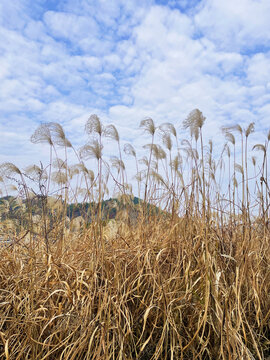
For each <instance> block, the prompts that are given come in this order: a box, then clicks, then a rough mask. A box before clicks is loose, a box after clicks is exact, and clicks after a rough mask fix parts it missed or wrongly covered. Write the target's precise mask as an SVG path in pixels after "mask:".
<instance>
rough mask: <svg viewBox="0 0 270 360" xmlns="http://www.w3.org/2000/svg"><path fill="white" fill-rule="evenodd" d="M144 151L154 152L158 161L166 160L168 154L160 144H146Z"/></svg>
mask: <svg viewBox="0 0 270 360" xmlns="http://www.w3.org/2000/svg"><path fill="white" fill-rule="evenodd" d="M143 148H144V149H149V150H152V152H153V156H154V157H155V158H156V159H157V160H162V159H165V158H166V153H165V151H164V150H163V149H162V147H161V146H160V145H158V144H146V145H144V146H143Z"/></svg>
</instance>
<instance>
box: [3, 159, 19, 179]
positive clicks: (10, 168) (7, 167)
mask: <svg viewBox="0 0 270 360" xmlns="http://www.w3.org/2000/svg"><path fill="white" fill-rule="evenodd" d="M0 172H1V174H2V176H11V175H15V174H17V175H22V173H21V170H20V169H19V168H18V167H17V166H16V165H14V164H13V163H11V162H5V163H3V164H1V165H0Z"/></svg>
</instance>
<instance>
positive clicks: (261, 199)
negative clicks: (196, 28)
mask: <svg viewBox="0 0 270 360" xmlns="http://www.w3.org/2000/svg"><path fill="white" fill-rule="evenodd" d="M204 122H205V118H204V116H203V114H202V113H201V112H200V111H199V110H195V111H193V112H191V113H190V115H189V116H188V118H187V120H186V121H185V122H184V126H185V127H189V129H190V135H191V138H190V140H185V141H183V142H182V143H183V146H184V147H183V148H179V145H178V144H179V143H180V142H178V136H177V133H176V130H175V128H174V127H173V126H172V125H171V124H169V123H166V124H162V125H161V126H156V125H155V124H154V122H153V120H152V119H149V118H148V119H146V120H144V121H142V122H141V127H142V128H143V129H144V130H145V131H146V132H148V133H149V135H150V138H151V143H150V144H148V145H147V146H146V147H145V148H146V150H147V152H148V157H146V158H144V159H143V160H142V161H139V160H138V159H137V153H136V151H135V149H134V148H133V147H132V146H131V145H127V144H126V145H125V146H124V153H125V154H127V155H132V156H133V157H134V159H135V163H136V170H137V174H136V180H137V187H138V193H140V192H141V190H142V188H143V187H144V191H142V194H143V195H144V199H143V200H139V201H138V202H137V204H134V201H133V200H132V199H133V197H132V192H131V191H130V186H129V185H128V178H127V174H126V167H125V165H124V159H123V153H122V150H121V145H120V137H119V134H118V132H117V130H116V128H115V127H114V126H112V125H109V126H107V127H106V126H104V125H103V124H102V123H101V121H100V119H99V118H98V117H97V116H91V117H90V119H89V121H88V122H87V125H86V131H87V133H88V134H89V136H90V139H89V142H88V144H86V145H85V146H84V147H83V148H81V149H80V151H76V150H75V149H74V148H73V147H72V144H71V143H70V142H69V141H68V140H67V138H66V136H65V133H64V132H63V129H62V128H61V127H59V126H57V125H56V124H51V123H50V124H44V125H42V126H41V127H40V128H39V129H38V130H36V132H35V133H34V135H33V137H32V141H33V142H46V143H48V145H49V146H50V160H49V165H48V166H47V167H44V166H43V165H42V166H39V167H37V166H36V167H33V166H32V167H29V168H27V169H25V170H20V169H19V168H18V167H16V166H15V165H13V164H10V163H5V164H3V165H2V167H1V169H2V174H1V181H2V182H3V184H4V185H5V191H6V189H8V186H9V184H10V183H15V184H16V186H17V188H18V191H19V192H18V196H17V199H18V201H17V200H14V198H5V199H3V200H2V202H1V204H0V211H1V219H2V220H1V222H2V225H3V226H4V223H5V221H7V220H9V221H11V222H12V221H13V225H14V227H13V233H10V230H9V237H10V238H11V239H12V242H11V243H10V242H9V243H5V244H4V242H3V246H2V247H1V248H0V252H1V258H0V341H1V344H0V353H1V355H0V357H1V358H3V359H10V360H12V359H23V360H25V359H35V360H38V359H40V360H41V359H42V360H43V359H44V360H45V359H76V360H77V359H139V360H143V359H144V360H148V359H156V360H158V359H160V360H161V359H183V360H185V359H224V360H225V359H266V358H267V356H269V355H270V351H269V349H270V325H269V324H270V311H269V309H270V297H269V293H270V267H269V264H270V234H269V227H268V219H267V214H268V212H269V209H268V205H267V204H268V203H269V199H268V197H269V192H268V185H267V176H266V174H267V171H266V152H265V151H264V158H263V164H264V165H263V168H259V169H260V174H261V177H263V180H261V182H263V184H262V186H261V187H259V186H258V184H257V186H256V189H257V190H258V189H259V190H260V191H261V193H259V194H256V197H255V196H254V195H253V197H252V196H251V195H252V194H251V191H250V182H249V181H248V180H249V178H248V176H249V175H248V174H249V172H248V157H247V156H248V142H247V138H248V136H249V135H250V134H251V133H252V131H253V125H252V129H247V130H243V131H242V132H239V131H238V129H239V127H237V128H236V127H226V128H224V130H223V131H224V132H225V137H226V139H227V140H228V143H226V146H225V149H226V151H227V155H228V160H229V161H228V166H229V169H230V171H229V174H233V177H232V178H231V177H230V176H229V178H225V181H226V184H225V185H222V184H221V180H219V179H222V178H223V177H224V176H223V170H224V166H225V163H224V164H223V162H222V160H223V157H222V156H221V157H220V158H215V156H214V154H213V144H212V143H211V142H210V143H209V146H208V147H206V146H205V145H204V144H203V136H202V127H203V125H204ZM241 129H242V128H241ZM235 130H237V131H238V132H239V134H240V140H241V149H242V151H243V152H242V153H241V155H243V156H241V159H242V162H241V165H240V164H237V162H236V155H235V154H236V150H235V144H236V137H235V136H234V135H233V134H232V132H233V131H235ZM251 130H252V131H251ZM171 135H173V136H172V137H171ZM243 135H244V136H245V137H246V139H245V140H246V141H245V146H243V144H244V142H243V139H244V138H243ZM104 137H109V138H111V139H113V140H115V141H116V142H117V144H118V156H119V157H117V158H116V157H113V158H112V162H111V163H112V165H113V166H112V167H110V166H109V164H108V162H107V160H106V157H105V155H104V142H103V138H104ZM158 138H160V140H161V143H162V144H163V145H164V146H165V148H163V147H162V145H161V144H159V143H158V142H156V141H158V140H157V139H158ZM173 140H174V142H175V146H176V149H175V150H174V148H173V144H174V142H173ZM194 140H195V147H194ZM198 140H199V141H200V151H198V149H197V141H198ZM230 144H232V145H233V161H232V162H231V159H230V156H231V155H230V154H231V152H230ZM57 146H58V148H57ZM265 148H266V146H265V147H264V149H265ZM255 149H259V150H260V149H261V147H260V146H258V145H256V146H255ZM61 151H62V152H63V154H62V155H64V160H61V158H60V157H59V156H60V155H59V153H60V152H61ZM68 151H74V153H75V155H76V156H77V160H78V163H77V164H71V165H70V164H69V162H68V159H69V156H68ZM53 152H54V155H55V160H53ZM88 158H94V159H95V160H96V163H97V174H95V173H94V172H93V171H92V170H91V169H89V167H88V164H87V163H86V161H88ZM139 164H143V165H144V167H141V168H140V167H139ZM253 165H254V167H255V172H256V163H255V162H253ZM231 166H232V169H231V168H230V167H231ZM186 169H190V170H191V171H186ZM229 169H228V170H229ZM237 169H240V173H239V174H240V175H241V180H242V181H243V182H244V185H243V186H241V189H240V191H241V193H240V196H238V195H239V194H238V186H237V180H236V177H237V173H236V170H237ZM241 169H242V170H241ZM110 179H112V180H113V181H114V184H115V186H114V188H117V189H118V190H119V194H118V200H114V201H113V202H112V205H111V206H112V207H114V208H115V209H116V214H117V216H116V220H114V223H113V226H114V227H115V228H114V231H113V233H112V236H108V233H107V231H106V229H107V230H108V229H109V228H110V227H107V225H106V224H108V221H109V220H108V218H106V212H105V206H103V203H104V202H103V200H104V196H105V194H106V191H107V188H108V186H109V185H108V182H109V181H111V180H110ZM222 186H223V188H222ZM224 188H227V189H228V198H224V197H221V196H220V190H221V189H224ZM30 189H31V192H30ZM252 198H254V199H255V200H254V203H252V202H251V199H252ZM71 202H72V203H73V205H74V208H76V209H80V226H79V227H77V228H76V229H75V230H74V228H75V226H74V224H75V222H74V223H73V227H72V222H73V218H72V217H73V214H71V215H70V217H71V219H70V218H67V214H69V213H68V211H67V208H68V206H69V204H70V203H71ZM82 203H83V204H82ZM255 206H256V207H257V210H256V211H257V212H256V211H254V208H255ZM259 215H260V216H259ZM37 216H39V217H38V218H37ZM37 219H38V221H37ZM2 231H3V232H4V231H5V229H4V228H3V230H2Z"/></svg>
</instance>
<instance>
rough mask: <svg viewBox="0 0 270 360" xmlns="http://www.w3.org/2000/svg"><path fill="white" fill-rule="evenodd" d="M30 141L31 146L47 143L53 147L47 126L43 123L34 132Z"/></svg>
mask: <svg viewBox="0 0 270 360" xmlns="http://www.w3.org/2000/svg"><path fill="white" fill-rule="evenodd" d="M30 141H31V142H32V143H33V144H44V143H47V144H49V145H53V141H52V135H51V131H50V128H49V124H47V123H45V124H41V125H39V127H38V128H37V129H36V130H35V132H34V134H33V135H32V136H31V138H30Z"/></svg>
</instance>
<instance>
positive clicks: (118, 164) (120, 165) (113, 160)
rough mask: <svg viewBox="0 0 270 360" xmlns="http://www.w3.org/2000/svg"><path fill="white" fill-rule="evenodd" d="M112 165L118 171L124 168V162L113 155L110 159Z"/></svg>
mask: <svg viewBox="0 0 270 360" xmlns="http://www.w3.org/2000/svg"><path fill="white" fill-rule="evenodd" d="M110 161H111V164H112V167H114V168H115V169H116V170H117V172H118V173H120V171H121V170H125V164H124V162H123V161H122V160H121V159H119V158H118V157H117V156H113V157H112V158H111V159H110Z"/></svg>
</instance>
